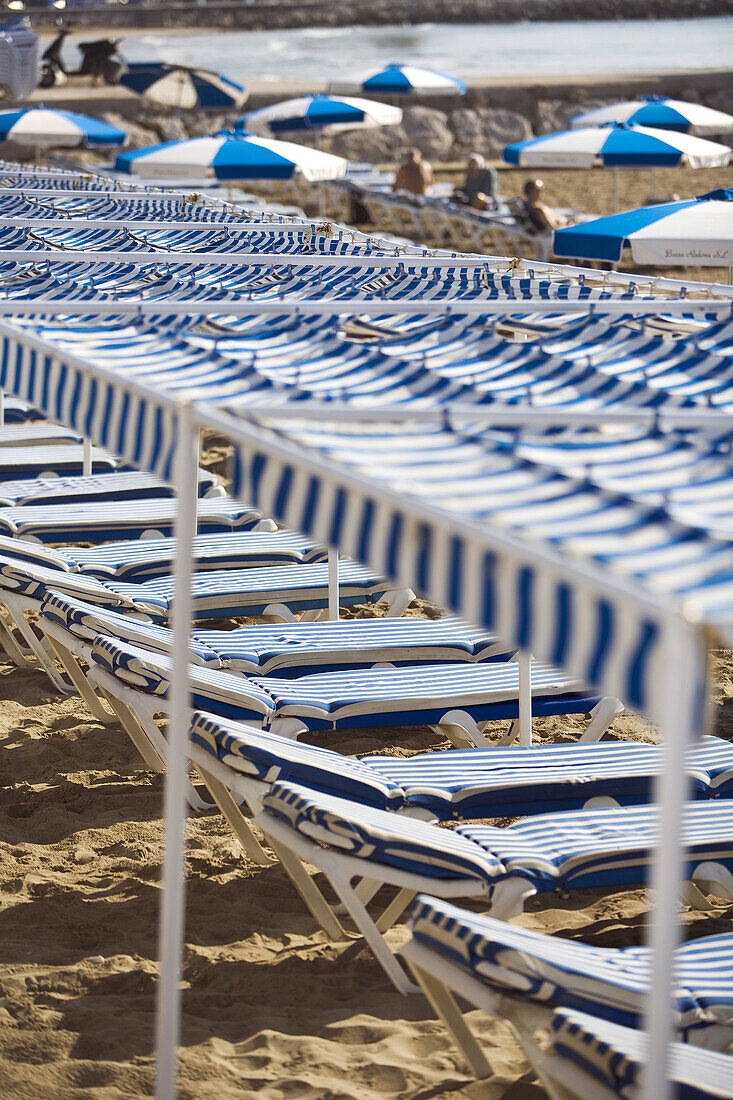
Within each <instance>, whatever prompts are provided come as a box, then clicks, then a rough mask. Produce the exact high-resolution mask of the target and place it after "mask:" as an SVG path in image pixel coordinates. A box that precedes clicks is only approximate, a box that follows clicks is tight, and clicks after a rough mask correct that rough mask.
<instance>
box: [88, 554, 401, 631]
mask: <svg viewBox="0 0 733 1100" xmlns="http://www.w3.org/2000/svg"><path fill="white" fill-rule="evenodd" d="M390 587H392V586H391V585H389V583H388V582H387V581H385V580H382V579H380V578H379V577H376V576H375V575H374V573H372V572H371V570H369V569H363V568H362V567H361V566H360V565H355V564H353V563H352V562H344V563H342V564H341V565H340V566H339V598H340V601H341V604H342V605H344V604H346V605H349V604H354V603H363V602H366V601H370V600H378V599H379V598H380V597H381V596H382V595H383V594H384V592H385V591H387V590H388V589H389V588H390ZM109 588H110V590H111V591H113V592H117V593H119V594H120V595H121V596H124V597H125V598H126V599H128V600H131V601H134V603H135V604H136V605H137V607H139V609H140V610H141V611H144V612H146V613H147V614H149V615H151V616H152V617H153V618H158V619H167V618H168V617H169V616H170V615H171V613H172V610H173V580H172V579H171V578H170V577H165V578H161V579H159V580H151V581H145V582H144V583H142V584H128V583H126V582H124V581H110V582H109ZM192 596H193V617H194V619H216V618H223V617H225V616H228V615H261V614H262V612H263V611H264V610H265V608H266V607H267V606H268V605H269V604H272V603H284V604H287V606H288V607H290V608H292V609H293V610H296V609H297V610H298V611H306V610H310V609H313V608H323V607H326V606H327V605H328V565H327V564H325V563H324V564H319V563H317V564H314V565H279V566H276V567H274V568H271V569H241V570H238V569H229V570H224V571H223V570H216V571H212V572H210V573H198V574H196V575H195V576H194V578H193V586H192Z"/></svg>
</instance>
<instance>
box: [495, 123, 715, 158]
mask: <svg viewBox="0 0 733 1100" xmlns="http://www.w3.org/2000/svg"><path fill="white" fill-rule="evenodd" d="M730 155H731V150H730V149H729V147H728V146H727V145H721V144H719V143H718V142H716V141H707V140H706V139H705V138H699V137H695V136H693V135H692V134H680V133H676V132H673V131H670V130H654V129H651V128H649V127H645V126H627V125H626V124H618V125H610V126H589V127H585V128H583V129H582V130H563V131H561V132H560V133H556V134H544V135H543V136H542V137H537V138H529V139H528V140H527V141H518V142H515V143H514V144H513V145H507V146H506V148H505V149H504V160H505V161H506V162H507V163H508V164H516V165H519V167H523V168H592V167H593V166H594V165H596V164H602V165H604V167H608V168H676V167H678V166H679V165H686V166H687V167H689V168H718V167H723V166H724V165H726V164H728V162H729V160H730Z"/></svg>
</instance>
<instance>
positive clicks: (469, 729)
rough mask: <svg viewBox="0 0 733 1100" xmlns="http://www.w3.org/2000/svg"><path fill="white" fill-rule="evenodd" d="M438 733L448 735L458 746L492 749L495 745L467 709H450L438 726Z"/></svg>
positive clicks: (462, 747) (435, 728) (436, 727)
mask: <svg viewBox="0 0 733 1100" xmlns="http://www.w3.org/2000/svg"><path fill="white" fill-rule="evenodd" d="M433 729H434V730H435V731H436V733H439V734H441V735H442V736H443V737H447V738H448V740H449V741H451V742H452V743H453V744H454V745H455V746H456V748H458V749H465V748H479V749H492V748H494V745H493V744H492V742H491V741H489V739H488V738H487V737H484V735H483V733H482V732H481V730H480V729H479V728H478V726H477V725H476V722H475V721H474V720H473V718H472V717H471V715H470V714H468V713H467V712H466V711H465V710H449V711H448V712H447V713H446V714H444V715H443V717H442V719H441V720H440V722H438V724H437V725H436V726H433Z"/></svg>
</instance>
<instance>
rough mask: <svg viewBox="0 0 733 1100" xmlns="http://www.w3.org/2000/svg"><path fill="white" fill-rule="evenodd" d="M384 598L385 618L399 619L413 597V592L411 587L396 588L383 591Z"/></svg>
mask: <svg viewBox="0 0 733 1100" xmlns="http://www.w3.org/2000/svg"><path fill="white" fill-rule="evenodd" d="M384 599H385V600H386V601H387V618H388V619H399V618H400V616H402V615H404V613H405V612H406V611H407V609H408V607H409V606H410V604H411V603H412V601H413V600H414V599H415V593H414V592H413V591H412V589H411V588H397V589H395V590H394V591H392V592H385V594H384Z"/></svg>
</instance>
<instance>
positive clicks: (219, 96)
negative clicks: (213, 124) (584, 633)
mask: <svg viewBox="0 0 733 1100" xmlns="http://www.w3.org/2000/svg"><path fill="white" fill-rule="evenodd" d="M120 84H124V85H125V87H127V88H130V89H131V90H132V91H133V92H137V93H138V95H141V96H145V98H146V99H149V100H151V101H152V102H153V103H159V104H160V105H161V106H162V107H178V108H180V109H181V110H193V109H199V110H201V109H203V110H207V109H211V110H221V111H226V110H231V109H232V108H236V107H243V106H244V104H245V103H246V102H247V91H246V89H245V88H243V87H242V85H241V84H237V83H236V81H234V80H230V79H229V78H228V77H226V76H222V75H221V74H220V73H214V72H211V71H210V70H209V69H190V68H188V67H187V66H186V65H171V64H168V63H167V62H165V61H160V62H154V61H151V62H138V63H133V64H130V65H128V71H127V72H126V73H124V74H123V75H122V76H121V77H120Z"/></svg>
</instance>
